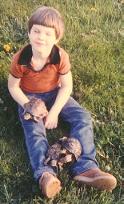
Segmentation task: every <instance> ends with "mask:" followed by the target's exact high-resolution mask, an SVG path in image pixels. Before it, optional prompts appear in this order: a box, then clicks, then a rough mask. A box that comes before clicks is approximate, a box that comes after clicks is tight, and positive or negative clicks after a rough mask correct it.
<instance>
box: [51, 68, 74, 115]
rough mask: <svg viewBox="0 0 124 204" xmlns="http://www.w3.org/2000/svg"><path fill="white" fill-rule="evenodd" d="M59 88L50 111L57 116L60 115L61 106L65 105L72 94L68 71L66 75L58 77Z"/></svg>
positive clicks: (70, 75)
mask: <svg viewBox="0 0 124 204" xmlns="http://www.w3.org/2000/svg"><path fill="white" fill-rule="evenodd" d="M60 81H61V88H60V89H59V92H58V95H57V97H56V100H55V103H54V105H53V106H52V108H51V110H52V111H55V112H56V113H57V114H59V113H60V111H61V109H62V108H63V106H64V105H65V104H66V102H67V100H68V99H69V97H70V95H71V93H72V87H73V85H72V74H71V71H69V72H68V73H67V74H64V75H60Z"/></svg>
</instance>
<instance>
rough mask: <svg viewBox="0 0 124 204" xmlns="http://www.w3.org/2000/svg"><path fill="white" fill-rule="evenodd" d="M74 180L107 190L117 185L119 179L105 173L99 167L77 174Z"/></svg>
mask: <svg viewBox="0 0 124 204" xmlns="http://www.w3.org/2000/svg"><path fill="white" fill-rule="evenodd" d="M74 180H76V181H79V182H80V183H84V184H86V185H89V186H92V187H95V188H97V189H100V190H107V191H112V190H113V189H114V188H115V187H116V185H117V180H116V178H115V177H114V176H113V175H111V174H109V173H105V172H103V171H101V170H100V169H99V168H94V169H90V170H87V171H85V172H84V173H82V174H80V175H77V176H75V177H74Z"/></svg>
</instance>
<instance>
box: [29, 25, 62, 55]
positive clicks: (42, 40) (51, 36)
mask: <svg viewBox="0 0 124 204" xmlns="http://www.w3.org/2000/svg"><path fill="white" fill-rule="evenodd" d="M28 36H29V39H30V43H31V45H32V48H33V50H34V51H36V52H38V53H41V54H42V56H43V57H48V56H49V55H50V52H51V50H52V48H53V46H54V45H55V44H56V43H57V42H58V40H57V39H56V34H55V29H54V28H50V27H46V26H42V25H33V26H32V28H31V30H30V33H28Z"/></svg>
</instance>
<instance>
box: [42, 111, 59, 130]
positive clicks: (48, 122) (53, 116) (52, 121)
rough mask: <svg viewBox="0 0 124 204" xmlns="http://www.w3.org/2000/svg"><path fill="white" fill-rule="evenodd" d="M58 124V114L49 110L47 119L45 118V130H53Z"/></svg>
mask: <svg viewBox="0 0 124 204" xmlns="http://www.w3.org/2000/svg"><path fill="white" fill-rule="evenodd" d="M57 124H58V114H57V113H55V111H52V110H50V111H49V113H48V115H47V117H46V118H45V128H47V129H53V128H56V127H57Z"/></svg>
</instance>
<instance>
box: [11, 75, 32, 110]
mask: <svg viewBox="0 0 124 204" xmlns="http://www.w3.org/2000/svg"><path fill="white" fill-rule="evenodd" d="M19 84H20V79H18V78H15V77H13V76H12V75H11V74H9V78H8V89H9V92H10V94H11V96H12V98H13V99H14V100H15V101H16V102H17V103H18V104H20V105H21V106H22V107H23V106H24V104H25V103H27V102H29V99H28V98H27V96H26V95H25V94H24V93H23V91H22V90H21V89H20V86H19Z"/></svg>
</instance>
